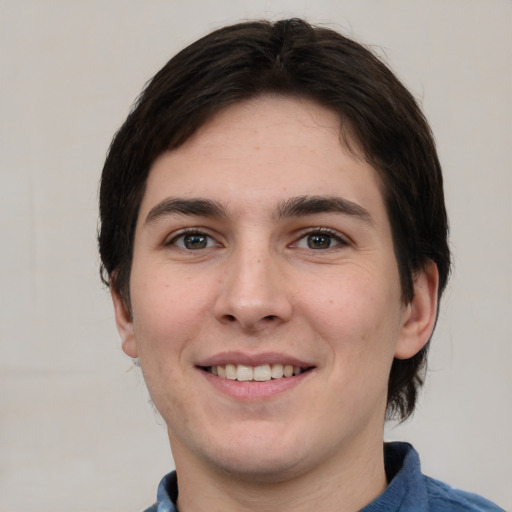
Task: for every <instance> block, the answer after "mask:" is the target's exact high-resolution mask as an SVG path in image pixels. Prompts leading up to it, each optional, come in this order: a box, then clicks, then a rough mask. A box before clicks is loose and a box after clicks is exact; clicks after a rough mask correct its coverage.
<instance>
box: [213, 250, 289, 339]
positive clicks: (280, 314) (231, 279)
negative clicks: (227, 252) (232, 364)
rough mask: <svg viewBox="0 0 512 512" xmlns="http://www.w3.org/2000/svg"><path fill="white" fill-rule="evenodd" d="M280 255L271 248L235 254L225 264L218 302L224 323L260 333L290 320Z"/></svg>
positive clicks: (239, 251) (218, 315) (217, 307)
mask: <svg viewBox="0 0 512 512" xmlns="http://www.w3.org/2000/svg"><path fill="white" fill-rule="evenodd" d="M277 260H278V257H277V256H272V254H270V251H268V249H264V250H259V251H256V250H253V249H251V248H247V249H240V250H238V251H235V252H234V254H233V255H232V257H230V258H228V259H227V261H226V262H225V274H224V276H223V281H222V284H221V287H220V293H219V294H218V296H217V300H216V303H215V316H216V318H217V320H219V321H220V322H222V323H230V324H238V325H239V326H240V327H241V328H242V329H244V330H246V331H258V330H262V329H264V328H267V327H269V326H271V325H278V324H281V323H283V322H287V321H288V320H290V318H291V315H292V303H291V301H290V297H289V294H288V292H287V289H288V286H286V285H287V284H288V283H286V279H285V276H284V274H283V272H282V263H281V264H280V262H279V261H277Z"/></svg>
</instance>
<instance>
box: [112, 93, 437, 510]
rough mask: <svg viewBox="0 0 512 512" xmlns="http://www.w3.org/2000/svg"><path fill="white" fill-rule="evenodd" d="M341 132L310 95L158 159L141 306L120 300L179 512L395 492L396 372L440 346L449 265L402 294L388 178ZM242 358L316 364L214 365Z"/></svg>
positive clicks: (243, 114) (306, 504)
mask: <svg viewBox="0 0 512 512" xmlns="http://www.w3.org/2000/svg"><path fill="white" fill-rule="evenodd" d="M339 132H340V123H339V120H338V117H337V115H335V114H334V113H332V112H331V111H329V110H326V109H325V108H323V107H321V106H319V105H317V104H315V103H313V102H310V101H306V100H299V99H292V98H285V97H275V96H265V97H259V98H256V99H254V100H251V101H248V102H244V103H240V104H237V105H235V106H232V107H229V108H228V109H226V110H224V111H222V112H221V113H219V114H217V115H216V116H215V117H214V118H213V119H212V120H210V121H209V122H208V123H207V124H206V125H204V126H203V127H202V128H201V129H200V130H199V131H198V132H197V133H196V134H195V135H194V136H193V137H192V138H190V139H189V140H188V141H187V142H186V143H185V144H184V145H182V146H181V147H180V148H178V149H176V150H174V151H172V152H167V153H164V154H163V155H161V156H160V157H159V158H158V159H157V160H156V161H155V162H154V165H153V166H152V169H151V172H150V174H149V178H148V182H147V189H146V191H145V195H144V198H143V201H142V204H141V208H140V213H139V218H138V222H137V226H136V232H135V240H134V254H133V266H132V273H131V281H130V293H131V305H130V307H129V308H127V307H125V304H124V302H123V301H122V299H121V298H120V296H119V294H118V293H117V292H116V291H115V287H114V289H113V300H114V306H115V312H116V320H117V325H118V329H119V332H120V334H121V338H122V342H123V349H124V351H125V352H126V353H127V354H128V355H130V356H131V357H139V358H140V364H141V367H142V370H143V373H144V377H145V380H146V383H147V386H148V389H149V392H150V394H151V397H152V399H153V401H154V404H155V406H156V407H157V409H158V410H159V412H160V414H161V415H162V417H163V418H164V420H165V421H166V423H167V426H168V432H169V439H170V442H171V448H172V451H173V456H174V459H175V463H176V467H177V471H178V475H179V479H180V480H179V481H180V494H179V502H178V505H179V508H180V511H181V512H192V511H200V510H223V511H226V510H228V511H229V510H233V511H235V510H237V511H238V510H240V511H241V510H259V511H261V510H277V509H278V508H279V507H283V508H284V507H286V508H290V507H292V508H293V509H294V510H296V511H301V510H311V507H312V506H313V504H317V503H319V502H320V503H322V508H323V510H324V511H330V510H333V511H334V510H336V511H340V510H358V509H359V508H361V507H363V506H364V505H366V504H367V503H369V502H370V501H372V500H373V499H374V498H375V497H376V496H378V495H379V494H380V493H381V492H382V491H383V490H384V488H385V486H386V478H385V472H384V462H383V455H382V436H383V427H384V417H385V409H386V396H387V381H388V376H389V371H390V367H391V364H392V361H393V357H399V358H408V357H411V356H412V355H414V354H415V353H416V352H417V351H418V350H420V348H421V347H422V346H423V345H424V344H425V343H426V342H427V340H428V339H429V337H430V334H431V332H432V329H433V326H434V320H435V312H436V295H437V294H436V292H437V270H436V267H435V265H434V264H431V265H428V266H427V267H426V268H425V270H424V271H423V272H421V273H419V274H418V275H417V276H416V279H415V289H416V294H415V298H414V299H413V301H412V302H411V303H410V304H408V305H404V304H403V303H402V302H401V300H400V297H401V289H400V281H399V276H398V269H397V263H396V259H395V255H394V251H393V243H392V236H391V228H390V224H389V220H388V217H387V214H386V210H385V206H384V202H383V198H382V194H381V192H380V189H379V185H378V180H377V175H376V172H375V170H374V169H372V167H371V166H370V165H368V164H367V163H366V162H365V161H364V159H362V158H357V157H355V156H354V155H353V154H352V153H351V152H349V151H348V150H347V149H346V148H344V147H343V145H342V144H341V142H340V137H339ZM312 197H314V198H319V197H321V198H329V199H330V203H329V201H327V202H326V201H324V203H322V204H323V206H318V203H319V202H318V201H316V203H315V201H312V200H311V198H312ZM198 198H199V199H201V200H207V201H209V203H206V204H207V206H208V207H210V210H212V211H206V210H208V208H207V209H206V210H205V208H204V201H203V203H201V205H202V206H201V208H199V209H198V203H197V201H196V202H195V203H190V201H191V200H192V201H195V200H196V199H198ZM297 198H301V199H300V200H297ZM304 198H308V200H304ZM333 198H335V199H336V201H335V202H336V207H333V206H332V203H333V201H332V199H333ZM301 201H302V203H301ZM312 202H313V203H315V204H316V205H317V207H316V209H315V210H314V213H312V207H311V203H312ZM211 203H213V207H212V206H211ZM291 203H293V204H294V205H295V209H294V208H290V207H289V208H288V210H287V209H286V207H285V206H286V205H288V206H289V205H290V204H291ZM299 203H300V205H301V206H297V204H299ZM306 203H307V204H308V205H309V208H306V207H304V204H306ZM320 203H321V202H320ZM325 204H328V205H330V206H328V207H326V206H325ZM340 204H341V206H342V208H341V211H340V208H339V206H340ZM177 208H178V209H181V211H182V212H184V213H178V212H176V209H177ZM185 229H186V230H188V231H187V232H186V233H185V234H184V231H183V230H185ZM231 360H233V361H234V362H255V363H258V364H259V363H261V362H262V361H264V362H269V363H270V362H272V360H279V361H283V362H285V361H286V360H293V361H300V363H301V364H302V365H304V366H307V367H308V368H309V370H308V371H306V372H304V373H303V374H301V375H299V376H297V377H292V378H289V380H287V381H286V382H284V381H283V379H280V380H278V381H271V382H270V383H254V382H252V383H239V382H237V381H226V380H223V381H221V379H220V378H219V377H215V376H214V375H211V374H209V373H207V372H206V371H204V369H203V368H202V367H203V366H207V365H210V364H223V363H225V362H229V361H231ZM279 361H277V362H279ZM285 380H286V379H285ZM306 482H307V483H306ZM197 489H202V491H201V493H197ZM212 507H213V508H212Z"/></svg>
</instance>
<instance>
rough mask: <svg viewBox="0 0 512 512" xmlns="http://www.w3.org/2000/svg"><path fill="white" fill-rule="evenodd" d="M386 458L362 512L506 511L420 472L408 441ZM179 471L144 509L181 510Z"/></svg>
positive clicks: (387, 451)
mask: <svg viewBox="0 0 512 512" xmlns="http://www.w3.org/2000/svg"><path fill="white" fill-rule="evenodd" d="M384 459H385V466H386V474H387V477H388V481H389V485H388V486H387V487H386V490H385V491H384V492H383V493H382V494H381V495H380V496H379V497H378V498H377V499H375V500H374V501H372V502H371V503H370V504H368V505H367V506H366V507H364V508H363V509H362V510H361V511H360V512H440V511H442V512H505V511H504V510H503V509H502V508H500V507H498V506H497V505H494V504H493V503H491V502H490V501H488V500H486V499H485V498H482V497H481V496H478V495H477V494H472V493H469V492H465V491H460V490H458V489H453V488H452V487H450V486H449V485H446V484H444V483H443V482H440V481H439V480H434V479H433V478H430V477H428V476H425V475H423V474H422V473H421V468H420V459H419V457H418V454H417V453H416V451H415V450H414V448H413V447H412V446H411V445H410V444H408V443H386V444H385V445H384ZM177 499H178V480H177V477H176V472H175V471H173V472H172V473H169V474H168V475H166V476H165V477H164V478H163V479H162V481H161V482H160V485H159V486H158V492H157V503H155V504H154V505H153V506H151V507H149V508H148V509H147V510H146V511H145V512H178V509H177V508H176V502H177Z"/></svg>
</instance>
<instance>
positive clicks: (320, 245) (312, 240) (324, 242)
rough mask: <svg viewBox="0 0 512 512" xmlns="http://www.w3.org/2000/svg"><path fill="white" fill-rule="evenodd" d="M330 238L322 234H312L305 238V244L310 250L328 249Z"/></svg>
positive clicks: (330, 243) (330, 242)
mask: <svg viewBox="0 0 512 512" xmlns="http://www.w3.org/2000/svg"><path fill="white" fill-rule="evenodd" d="M332 242H333V240H332V236H331V235H325V234H322V233H314V234H312V235H308V236H307V244H308V247H309V248H310V249H328V248H329V247H331V245H332Z"/></svg>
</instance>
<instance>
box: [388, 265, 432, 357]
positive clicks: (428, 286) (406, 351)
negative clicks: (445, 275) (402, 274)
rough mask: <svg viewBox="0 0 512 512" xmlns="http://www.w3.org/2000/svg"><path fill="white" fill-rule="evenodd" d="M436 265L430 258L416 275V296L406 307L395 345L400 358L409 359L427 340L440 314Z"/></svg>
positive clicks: (397, 355)
mask: <svg viewBox="0 0 512 512" xmlns="http://www.w3.org/2000/svg"><path fill="white" fill-rule="evenodd" d="M438 286H439V273H438V270H437V265H436V264H435V263H434V262H433V261H429V262H428V263H427V265H426V266H425V268H424V269H423V270H421V271H420V272H419V273H418V274H417V275H416V277H415V279H414V298H413V299H412V301H411V302H410V304H408V305H407V306H406V308H405V310H404V313H403V317H402V326H401V332H400V338H399V340H398V343H397V345H396V347H395V357H396V358H397V359H409V358H410V357H412V356H414V355H415V354H417V353H418V352H419V351H420V350H421V349H422V348H423V347H424V346H425V345H426V344H427V342H428V340H429V339H430V336H431V335H432V332H433V330H434V326H435V323H436V317H437V289H438Z"/></svg>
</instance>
